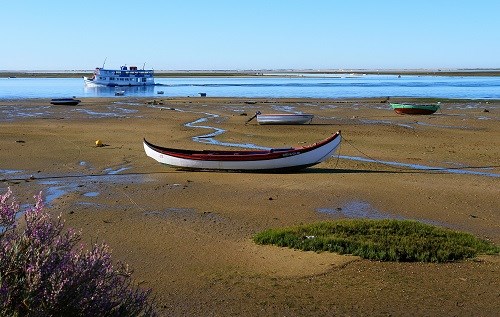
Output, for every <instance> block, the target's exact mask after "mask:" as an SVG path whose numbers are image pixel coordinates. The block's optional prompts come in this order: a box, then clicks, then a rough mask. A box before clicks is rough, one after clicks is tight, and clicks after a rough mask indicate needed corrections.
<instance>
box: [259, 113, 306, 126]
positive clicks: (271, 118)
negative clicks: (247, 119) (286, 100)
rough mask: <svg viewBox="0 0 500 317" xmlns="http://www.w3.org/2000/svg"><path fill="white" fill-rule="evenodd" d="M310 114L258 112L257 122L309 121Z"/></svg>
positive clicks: (292, 122)
mask: <svg viewBox="0 0 500 317" xmlns="http://www.w3.org/2000/svg"><path fill="white" fill-rule="evenodd" d="M313 117H314V115H312V114H294V113H286V114H258V115H257V122H258V123H259V124H304V123H308V122H311V120H312V119H313Z"/></svg>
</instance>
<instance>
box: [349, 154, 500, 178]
mask: <svg viewBox="0 0 500 317" xmlns="http://www.w3.org/2000/svg"><path fill="white" fill-rule="evenodd" d="M339 158H341V159H345V160H352V161H359V162H369V163H377V164H384V165H390V166H397V167H406V168H409V169H414V170H425V171H435V172H444V173H450V174H464V175H477V176H488V177H500V174H497V173H488V172H481V171H471V170H466V169H463V168H446V167H436V166H427V165H419V164H409V163H399V162H391V161H380V160H372V159H368V158H364V157H358V156H345V155H339ZM481 169H484V170H487V169H490V167H482V168H481Z"/></svg>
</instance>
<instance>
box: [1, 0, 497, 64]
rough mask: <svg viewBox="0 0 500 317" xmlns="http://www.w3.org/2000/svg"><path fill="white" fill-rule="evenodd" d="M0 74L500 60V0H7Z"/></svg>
mask: <svg viewBox="0 0 500 317" xmlns="http://www.w3.org/2000/svg"><path fill="white" fill-rule="evenodd" d="M1 10H2V18H1V19H0V28H1V30H2V32H1V34H2V37H1V40H2V42H3V44H2V45H1V46H0V70H87V69H93V68H94V67H96V66H101V65H102V63H103V61H104V59H105V58H107V61H106V66H107V67H118V66H120V65H122V64H127V65H137V66H139V67H142V65H143V64H144V63H146V68H154V69H155V70H189V69H193V70H196V69H202V70H244V69H394V68H404V69H415V68H441V69H447V68H500V19H499V13H500V1H498V0H491V1H490V0H475V1H472V0H471V1H464V0H430V1H427V0H415V1H406V0H400V1H396V0H393V1H389V0H387V1H384V0H378V1H375V0H373V1H371V0H366V1H362V0H343V1H340V0H339V1H335V0H316V1H314V0H233V1H229V0H169V1H167V0H165V1H154V0H144V1H123V0H122V1H115V0H104V1H103V0H99V1H94V0H83V1H72V0H53V1H50V0H47V1H40V0H36V1H32V0H24V1H22V0H17V1H3V2H2V9H1Z"/></svg>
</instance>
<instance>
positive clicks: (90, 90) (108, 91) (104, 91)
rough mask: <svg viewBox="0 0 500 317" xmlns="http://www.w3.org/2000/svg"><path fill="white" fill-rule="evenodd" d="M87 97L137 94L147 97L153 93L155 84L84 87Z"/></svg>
mask: <svg viewBox="0 0 500 317" xmlns="http://www.w3.org/2000/svg"><path fill="white" fill-rule="evenodd" d="M83 89H84V92H85V95H86V96H87V97H115V96H138V97H147V96H151V95H153V94H154V93H155V86H130V87H129V86H120V87H107V86H94V87H88V86H85V87H84V88H83Z"/></svg>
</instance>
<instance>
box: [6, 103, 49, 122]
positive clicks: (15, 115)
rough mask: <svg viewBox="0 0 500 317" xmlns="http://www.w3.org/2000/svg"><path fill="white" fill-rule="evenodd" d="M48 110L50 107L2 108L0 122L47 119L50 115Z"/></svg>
mask: <svg viewBox="0 0 500 317" xmlns="http://www.w3.org/2000/svg"><path fill="white" fill-rule="evenodd" d="M50 108H51V107H50V106H38V107H19V106H2V107H0V118H1V119H0V121H14V120H16V119H26V118H41V117H48V116H50V115H51V114H52V112H51V111H50Z"/></svg>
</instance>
